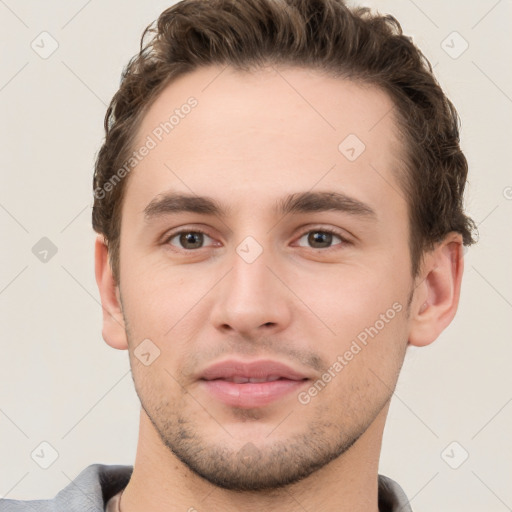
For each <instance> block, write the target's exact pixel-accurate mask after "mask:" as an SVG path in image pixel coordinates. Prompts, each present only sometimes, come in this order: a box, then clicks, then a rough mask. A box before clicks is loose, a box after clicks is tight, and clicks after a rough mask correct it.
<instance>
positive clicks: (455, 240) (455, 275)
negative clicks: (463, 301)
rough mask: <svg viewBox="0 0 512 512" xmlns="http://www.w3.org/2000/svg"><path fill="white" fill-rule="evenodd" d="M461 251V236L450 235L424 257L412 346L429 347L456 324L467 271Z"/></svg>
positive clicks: (415, 311) (412, 324)
mask: <svg viewBox="0 0 512 512" xmlns="http://www.w3.org/2000/svg"><path fill="white" fill-rule="evenodd" d="M462 249H463V247H462V237H461V235H459V234H458V233H450V234H449V235H447V236H446V237H445V239H444V240H443V241H442V242H440V243H438V244H437V245H436V247H435V248H434V249H433V250H432V251H431V252H429V253H428V254H427V255H426V256H425V258H424V265H423V271H422V276H421V282H420V284H419V285H418V286H417V288H416V290H415V296H416V298H417V300H416V301H413V309H412V311H411V328H410V331H409V344H410V345H414V346H417V347H422V346H425V345H429V344H430V343H432V342H433V341H435V340H436V339H437V338H438V337H439V335H440V334H441V332H442V331H443V330H444V329H445V328H446V327H447V326H448V325H449V324H450V322H451V321H452V320H453V317H454V316H455V313H456V311H457V307H458V304H459V296H460V286H461V280H462V273H463V269H464V262H463V251H462Z"/></svg>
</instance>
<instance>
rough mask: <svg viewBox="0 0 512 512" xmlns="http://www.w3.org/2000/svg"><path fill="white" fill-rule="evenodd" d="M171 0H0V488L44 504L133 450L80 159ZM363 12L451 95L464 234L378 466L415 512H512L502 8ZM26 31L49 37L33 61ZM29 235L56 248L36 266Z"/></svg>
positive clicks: (133, 409)
mask: <svg viewBox="0 0 512 512" xmlns="http://www.w3.org/2000/svg"><path fill="white" fill-rule="evenodd" d="M171 3H172V2H169V1H157V0H153V1H151V2H136V1H134V0H131V1H121V0H109V1H101V2H100V1H99V0H90V1H88V2H84V0H73V1H66V2H56V1H53V2H36V1H29V0H26V1H24V0H5V1H3V0H0V31H1V34H2V35H1V42H0V49H1V71H0V73H1V74H0V109H1V119H2V123H1V133H0V143H1V149H2V151H1V180H2V181H1V188H0V226H1V233H2V251H1V255H2V260H1V265H0V311H1V348H2V350H1V357H0V440H1V442H0V496H1V495H3V496H5V497H9V498H17V499H36V498H38V499H42V498H50V497H53V496H54V495H55V494H56V493H57V492H58V491H59V490H60V489H62V488H63V487H64V486H66V485H67V484H68V483H69V482H70V480H71V479H73V478H74V477H75V476H76V475H77V474H78V473H79V472H80V471H81V470H82V469H84V468H85V467H86V466H87V465H89V464H92V463H96V462H101V463H106V464H132V463H133V461H134V457H135V449H136V443H137V433H138V414H139V403H138V399H137V396H136V394H135V391H134V388H133V382H132V379H131V376H130V372H129V364H128V355H127V352H125V351H116V350H114V349H112V348H110V347H108V346H107V345H106V344H105V343H104V342H103V340H102V337H101V307H100V305H99V294H98V291H97V288H96V283H95V280H94V267H93V242H94V237H95V235H94V232H93V231H92V227H91V221H90V217H91V206H92V169H93V161H94V157H95V153H96V151H97V150H98V149H99V146H100V143H101V140H102V137H103V128H102V123H103V116H104V113H105V109H106V105H107V104H108V102H109V101H110V98H111V97H112V95H113V93H114V92H115V91H116V89H117V86H118V84H119V78H120V74H121V71H122V69H123V67H124V65H125V64H126V63H127V61H128V59H129V58H130V57H131V56H132V55H133V54H134V53H135V52H136V51H137V50H138V45H139V38H140V35H141V33H142V30H143V28H144V27H145V26H146V25H147V24H148V23H150V22H151V21H153V19H155V18H156V17H157V16H158V14H159V13H160V12H161V11H162V10H163V9H165V8H166V7H168V6H169V5H170V4H171ZM358 3H360V2H358ZM364 5H370V6H372V7H376V8H377V9H378V10H379V11H380V12H389V13H391V14H394V15H395V16H396V17H397V18H398V20H399V21H400V22H401V24H402V26H403V28H404V31H405V33H406V34H408V35H411V36H413V38H414V40H415V42H416V43H417V44H418V45H419V46H420V48H422V49H423V51H424V53H425V54H426V55H427V57H428V58H429V59H430V61H431V62H432V64H433V65H434V66H435V72H436V75H437V76H438V79H439V81H440V82H441V85H442V86H443V87H444V89H445V90H446V92H447V94H448V96H449V97H450V98H451V99H452V101H453V102H454V103H455V105H456V107H457V109H458V111H459V114H460V116H461V118H462V123H463V124H462V146H463V148H464V150H465V152H466V155H467V158H468V160H469V164H470V184H469V189H468V193H467V207H468V211H469V212H470V214H471V215H472V216H473V217H474V218H475V220H476V221H477V222H478V224H479V230H480V242H479V244H478V245H477V246H476V247H474V248H471V249H470V250H469V252H468V253H467V254H466V257H465V264H466V271H465V276H464V280H463V286H462V298H461V303H460V308H459V312H458V315H457V317H456V319H455V321H454V322H453V323H452V325H451V326H450V327H449V328H448V329H447V330H446V331H445V332H444V333H443V334H442V336H441V337H440V338H439V339H438V340H437V341H436V342H435V343H434V344H433V345H431V346H430V347H427V348H423V349H416V350H414V351H411V352H410V353H409V354H408V356H407V360H406V364H405V367H404V370H403V373H402V375H401V377H400V380H399V384H398V387H397V389H396V393H395V398H394V400H393V402H392V406H391V409H390V414H389V419H388V423H387V427H386V430H385V435H384V445H383V450H382V457H381V465H380V472H381V473H383V474H386V475H388V476H390V477H392V478H394V479H396V480H397V481H398V482H399V483H400V484H401V485H402V486H403V488H404V490H405V491H406V493H407V495H408V496H409V498H410V499H411V501H412V505H413V507H414V510H415V511H416V512H422V511H436V512H442V511H450V512H454V511H465V512H473V511H474V512H476V511H486V512H493V511H496V512H501V511H506V510H512V486H511V485H510V484H511V481H512V438H511V435H510V432H511V426H512V385H511V384H512V377H511V370H510V368H511V356H512V343H511V341H512V340H511V335H510V327H511V322H510V319H511V316H512V315H511V313H512V309H511V308H512V276H511V272H510V261H512V259H511V255H512V237H511V235H510V231H511V222H510V218H511V214H512V188H511V187H512V175H511V173H510V161H511V151H510V146H511V144H512V129H511V125H512V123H511V115H512V99H511V97H512V68H511V66H510V51H511V48H512V37H511V32H512V31H511V29H510V27H511V21H512V2H511V1H510V0H501V1H497V0H480V1H475V2H468V1H463V0H457V1H451V2H445V1H441V0H436V1H429V2H426V1H423V2H420V0H416V1H412V0H381V1H378V2H377V1H368V2H366V3H365V4H364ZM43 31H47V32H48V33H49V34H51V37H52V38H53V39H54V40H55V41H57V42H58V45H59V46H58V48H57V50H56V51H55V52H54V53H53V54H52V55H51V56H49V57H48V58H46V59H43V58H41V56H40V55H39V54H38V53H36V51H34V50H33V49H32V47H31V44H32V42H33V41H34V43H33V44H34V46H36V48H38V51H39V52H42V51H48V50H49V49H50V48H51V44H52V42H51V40H50V39H49V38H48V36H40V34H41V32H43ZM454 31H456V32H457V33H458V34H459V35H457V34H455V35H454V34H452V32H454ZM43 38H46V39H43ZM461 38H463V39H461ZM464 40H465V41H467V43H468V44H469V47H468V48H467V50H466V51H465V52H464V53H462V54H461V55H460V56H458V58H453V57H454V56H455V55H456V54H457V53H460V51H461V50H462V49H463V47H464V46H463V45H464ZM443 41H444V42H443ZM449 53H451V55H449ZM42 237H48V238H49V239H50V240H51V241H52V242H53V243H54V244H55V246H56V247H57V249H58V252H57V254H56V255H55V256H53V257H52V258H48V259H49V261H47V262H46V263H44V262H41V261H40V260H39V259H38V258H37V257H36V256H35V255H34V254H33V252H32V248H33V246H34V245H35V244H36V243H37V242H38V241H39V240H40V239H41V238H42ZM454 441H455V442H457V443H458V444H457V445H451V446H450V444H451V443H452V442H454ZM42 442H47V443H50V445H51V446H52V447H53V448H54V449H55V450H56V451H57V453H58V458H57V459H56V460H55V462H53V464H52V465H51V466H50V467H49V468H48V469H43V468H41V467H40V464H43V465H44V464H45V462H46V463H49V462H51V454H52V452H51V449H49V448H48V447H47V446H46V445H43V446H41V445H40V444H41V443H42ZM447 447H448V449H446V448H447ZM466 451H467V452H468V454H469V457H468V459H467V460H466V461H465V462H464V463H463V464H462V465H460V467H458V469H452V467H450V465H449V464H451V465H452V466H456V465H458V464H460V462H461V461H462V459H463V457H464V456H465V452H466ZM31 454H33V455H32V456H31ZM37 455H39V457H38V456H37ZM32 457H33V458H32Z"/></svg>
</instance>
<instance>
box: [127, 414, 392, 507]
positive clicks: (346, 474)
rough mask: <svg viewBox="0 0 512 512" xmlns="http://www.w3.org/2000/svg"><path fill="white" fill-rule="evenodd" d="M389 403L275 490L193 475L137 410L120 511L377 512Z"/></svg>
mask: <svg viewBox="0 0 512 512" xmlns="http://www.w3.org/2000/svg"><path fill="white" fill-rule="evenodd" d="M387 409H388V406H387V407H385V408H384V409H383V410H382V411H380V413H379V414H378V416H377V417H376V419H375V420H374V422H373V423H372V424H371V425H370V427H369V428H368V429H367V430H366V432H365V433H364V434H363V435H362V436H361V437H360V438H359V439H358V440H357V441H356V443H354V444H353V445H352V447H351V448H350V449H349V450H347V451H346V452H345V453H344V454H342V455H341V456H339V457H338V458H337V459H334V460H333V461H331V462H330V463H329V464H327V465H326V466H323V467H322V468H320V469H319V470H318V471H316V472H314V473H313V474H311V475H310V476H308V477H307V478H304V479H303V480H300V481H299V482H296V483H294V484H290V485H288V486H286V487H282V488H279V489H273V490H266V491H259V492H255V491H247V492H240V491H231V490H227V489H223V488H220V487H217V486H214V485H212V484H211V483H210V482H208V481H206V480H205V479H203V478H202V477H200V476H198V475H197V474H195V473H193V472H192V471H191V470H190V469H189V468H188V467H187V466H185V465H184V464H183V463H182V462H181V461H180V460H179V459H178V458H177V457H176V456H175V455H174V454H173V453H172V452H171V451H170V450H169V449H168V448H167V447H166V446H164V445H163V444H162V442H161V439H160V437H159V436H158V433H157V432H156V430H155V429H154V427H153V425H152V423H151V422H150V420H149V418H148V417H147V416H146V414H145V413H144V411H143V410H141V420H140V430H139V443H138V447H137V455H136V460H135V464H134V468H133V473H132V476H131V479H130V481H129V483H128V485H127V487H126V489H125V490H124V492H123V495H122V503H121V512H142V511H145V510H152V511H153V512H164V511H165V512H175V511H176V512H177V511H180V512H183V511H188V512H203V511H204V512H206V511H208V512H221V511H222V512H238V511H239V510H244V512H259V511H261V510H265V511H267V512H277V511H279V512H296V511H298V510H315V511H316V512H348V511H350V512H363V511H364V512H378V460H379V455H380V449H381V443H382V432H383V430H384V422H385V419H386V414H387Z"/></svg>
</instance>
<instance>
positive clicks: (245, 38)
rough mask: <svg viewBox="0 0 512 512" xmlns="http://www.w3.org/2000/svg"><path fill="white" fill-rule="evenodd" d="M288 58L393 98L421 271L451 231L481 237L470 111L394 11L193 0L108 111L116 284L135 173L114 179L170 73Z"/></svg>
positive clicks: (105, 155) (99, 212)
mask: <svg viewBox="0 0 512 512" xmlns="http://www.w3.org/2000/svg"><path fill="white" fill-rule="evenodd" d="M148 38H149V41H147V42H146V40H147V39H148ZM279 64H285V65H292V66H297V67H303V68H304V67H306V68H313V69H317V70H319V71H322V72H326V73H328V74H329V75H331V76H334V77H341V78H346V79H349V80H353V81H356V82H360V83H366V84H371V85H375V86H376V87H378V88H380V89H381V90H383V91H385V92H387V93H388V94H389V96H390V97H391V99H392V100H393V102H394V106H395V109H394V110H395V115H396V120H397V124H398V129H399V132H400V134H401V135H402V138H403V140H404V154H405V155H406V156H405V159H404V162H403V166H404V169H405V172H401V173H400V176H399V179H400V184H401V187H402V189H403V192H404V193H405V196H406V197H407V201H408V205H409V224H410V237H409V245H410V252H411V269H412V274H413V276H416V275H417V273H418V271H419V265H420V262H421V257H422V255H423V254H424V252H425V251H427V250H429V249H431V248H432V247H433V246H434V244H435V243H436V242H438V241H440V240H442V238H443V237H444V236H445V235H446V234H448V233H449V232H451V231H455V232H458V233H460V234H461V235H462V238H463V242H464V244H465V245H470V244H472V243H473V242H474V241H475V240H474V238H473V230H476V227H475V224H474V222H473V221H472V220H471V219H470V218H469V217H468V216H466V215H465V214H464V209H463V194H464V187H465V184H466V178H467V172H468V165H467V161H466V158H465V156H464V154H463V153H462V151H461V149H460V146H459V124H460V120H459V117H458V115H457V112H456V110H455V107H454V106H453V104H452V103H451V102H450V100H449V99H448V98H447V97H446V96H445V95H444V93H443V91H442V89H441V87H440V85H439V83H438V82H437V80H436V79H435V77H434V75H433V72H432V66H431V65H430V63H429V61H428V60H427V58H426V57H425V56H424V55H423V54H422V52H421V51H420V50H419V49H418V48H417V47H416V46H415V45H414V44H413V42H412V40H411V38H409V37H407V36H405V35H403V33H402V28H401V26H400V24H399V22H398V21H397V20H396V19H395V18H394V17H392V16H390V15H380V14H377V13H372V12H371V11H370V10H369V9H368V8H363V7H359V8H352V9H351V8H349V7H347V6H346V5H345V3H344V2H343V0H183V1H181V2H179V3H177V4H175V5H173V6H172V7H170V8H168V9H166V10H165V11H164V12H163V13H162V14H161V15H160V16H159V18H158V20H157V21H156V22H154V23H152V24H151V25H149V26H148V27H147V28H146V29H145V31H144V33H143V35H142V39H141V45H140V52H139V53H138V54H137V55H136V56H134V57H133V58H132V59H131V60H130V62H129V63H128V65H127V67H126V68H125V70H124V71H123V75H122V80H121V85H120V87H119V90H118V91H117V92H116V94H115V95H114V97H113V98H112V101H111V103H110V105H109V107H108V110H107V113H106V115H105V132H106V136H105V141H104V143H103V145H102V147H101V149H100V151H99V152H98V155H97V159H96V164H95V172H94V179H93V188H94V197H95V198H94V207H93V212H92V223H93V228H94V230H95V231H96V232H98V233H102V234H103V235H104V237H105V239H106V243H107V245H108V248H109V258H110V264H111V266H112V272H113V275H114V279H115V280H116V282H117V283H119V278H120V276H119V258H120V254H119V242H120V240H119V238H120V231H121V205H122V201H123V192H124V190H125V187H126V182H127V179H122V180H121V182H120V183H119V184H118V185H117V184H116V183H115V182H114V181H113V179H115V178H116V171H117V170H118V169H120V167H121V165H122V163H123V162H124V161H126V159H127V156H128V155H129V153H130V151H132V150H133V148H132V147H131V146H132V143H133V140H134V137H135V135H136V130H137V128H138V125H139V122H140V121H141V119H142V117H143V115H144V113H145V112H146V111H147V109H148V108H149V106H150V105H151V103H152V102H153V101H154V100H155V99H156V97H157V96H158V94H159V93H160V92H161V91H162V89H163V88H164V87H165V86H166V85H168V84H169V83H170V82H171V80H173V79H175V78H177V77H178V76H180V75H183V74H185V73H188V72H191V71H193V70H195V69H197V68H200V67H202V66H209V65H229V66H232V67H233V68H235V69H239V70H249V71H250V70H257V69H258V68H262V67H264V66H268V65H279ZM117 178H118V176H117ZM108 184H110V186H108ZM113 185H116V186H113Z"/></svg>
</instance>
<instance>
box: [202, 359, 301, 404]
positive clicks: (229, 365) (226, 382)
mask: <svg viewBox="0 0 512 512" xmlns="http://www.w3.org/2000/svg"><path fill="white" fill-rule="evenodd" d="M309 380H310V379H309V377H308V376H307V375H305V374H303V373H301V372H300V371H297V370H294V369H293V368H291V367H290V366H288V365H286V364H283V363H280V362H277V361H270V360H265V361H253V362H243V361H239V360H228V361H222V362H220V363H217V364H214V365H212V366H210V367H209V368H207V369H206V370H204V371H203V372H202V373H201V375H200V377H199V383H200V386H201V388H202V389H203V390H204V391H205V392H206V393H208V395H209V396H210V397H212V398H214V399H217V400H219V401H221V402H223V403H224V404H225V405H227V406H229V407H238V408H245V409H251V408H255V407H264V406H266V405H269V404H271V403H272V402H275V401H277V400H280V399H284V398H285V397H286V396H289V395H291V393H293V392H298V391H300V389H301V388H302V387H303V386H305V385H306V383H307V382H308V381H309Z"/></svg>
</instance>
